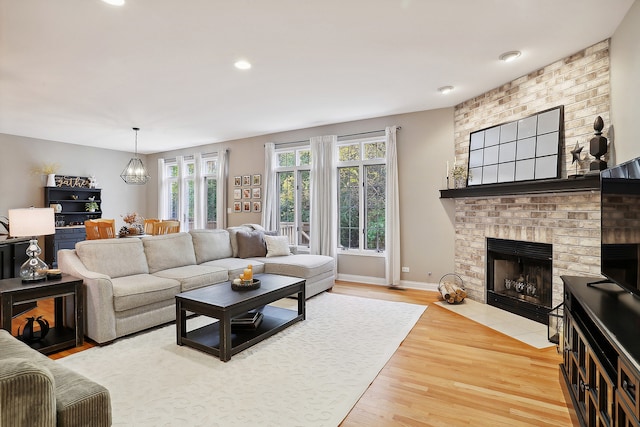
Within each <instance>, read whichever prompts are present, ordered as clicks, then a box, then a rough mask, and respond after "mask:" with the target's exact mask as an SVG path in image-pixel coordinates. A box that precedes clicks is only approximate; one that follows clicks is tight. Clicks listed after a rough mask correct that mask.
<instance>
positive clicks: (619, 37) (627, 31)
mask: <svg viewBox="0 0 640 427" xmlns="http://www.w3.org/2000/svg"><path fill="white" fill-rule="evenodd" d="M639 76H640V2H639V1H636V2H635V3H634V4H633V5H632V6H631V9H629V12H627V15H626V16H625V18H624V19H623V20H622V22H621V23H620V26H619V27H618V28H617V29H616V32H615V33H614V35H613V37H612V38H611V123H612V124H613V135H614V136H613V138H611V139H613V154H614V156H615V157H614V158H613V160H614V162H615V164H618V163H622V162H624V161H626V160H630V159H634V158H636V157H640V126H639V125H638V118H639V117H640V78H639Z"/></svg>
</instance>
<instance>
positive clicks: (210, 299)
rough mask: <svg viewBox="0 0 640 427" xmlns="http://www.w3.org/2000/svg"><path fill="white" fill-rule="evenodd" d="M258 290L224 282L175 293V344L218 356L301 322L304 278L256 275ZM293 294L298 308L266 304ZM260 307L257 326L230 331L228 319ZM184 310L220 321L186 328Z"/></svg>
mask: <svg viewBox="0 0 640 427" xmlns="http://www.w3.org/2000/svg"><path fill="white" fill-rule="evenodd" d="M255 278H256V279H260V282H261V286H260V288H259V289H256V290H252V291H234V290H232V289H231V283H230V282H225V283H220V284H216V285H212V286H207V287H205V288H200V289H194V290H192V291H187V292H183V293H181V294H178V295H176V335H177V341H178V345H186V346H188V347H193V348H196V349H198V350H201V351H204V352H207V353H210V354H213V355H214V356H218V357H220V360H222V361H223V362H227V361H229V360H230V359H231V356H232V355H234V354H236V353H238V352H240V351H242V350H244V349H246V348H249V347H251V346H252V345H254V344H256V343H258V342H260V341H262V340H264V339H266V338H268V337H270V336H272V335H273V334H275V333H277V332H279V331H281V330H283V329H284V328H287V327H288V326H290V325H292V324H294V323H296V322H300V321H302V320H304V318H305V281H304V279H301V278H298V277H288V276H279V275H276V274H256V275H255ZM289 296H296V297H297V300H298V310H297V312H296V311H295V310H290V309H286V308H280V307H274V306H270V305H267V304H269V303H272V302H274V301H277V300H279V299H282V298H286V297H289ZM261 307H263V308H262V314H263V318H262V322H261V323H260V325H259V326H258V327H257V328H256V329H243V330H233V331H232V330H231V319H232V318H234V317H237V316H240V315H242V314H244V313H246V312H247V311H249V310H254V309H258V308H261ZM187 312H191V313H195V314H200V315H203V316H207V317H212V318H214V319H218V320H219V322H215V323H213V324H210V325H207V326H203V327H201V328H198V329H194V330H192V331H187Z"/></svg>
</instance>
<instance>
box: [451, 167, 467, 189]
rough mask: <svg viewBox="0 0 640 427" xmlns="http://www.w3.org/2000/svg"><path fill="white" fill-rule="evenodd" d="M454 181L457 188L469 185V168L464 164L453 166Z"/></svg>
mask: <svg viewBox="0 0 640 427" xmlns="http://www.w3.org/2000/svg"><path fill="white" fill-rule="evenodd" d="M453 182H454V184H455V188H464V187H466V186H467V168H466V167H465V166H464V165H457V166H454V167H453Z"/></svg>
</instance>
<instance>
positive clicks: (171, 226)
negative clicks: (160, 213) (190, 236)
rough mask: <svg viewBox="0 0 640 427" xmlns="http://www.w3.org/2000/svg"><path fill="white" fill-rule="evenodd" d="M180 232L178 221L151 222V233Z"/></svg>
mask: <svg viewBox="0 0 640 427" xmlns="http://www.w3.org/2000/svg"><path fill="white" fill-rule="evenodd" d="M178 232H180V221H158V222H156V223H155V224H153V233H151V234H153V235H154V236H155V235H158V234H171V233H178Z"/></svg>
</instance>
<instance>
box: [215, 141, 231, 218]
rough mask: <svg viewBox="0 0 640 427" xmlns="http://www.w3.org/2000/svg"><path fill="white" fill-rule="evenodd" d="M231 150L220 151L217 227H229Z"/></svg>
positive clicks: (217, 184) (217, 186) (217, 185)
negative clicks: (228, 179) (228, 188)
mask: <svg viewBox="0 0 640 427" xmlns="http://www.w3.org/2000/svg"><path fill="white" fill-rule="evenodd" d="M228 156H229V152H228V151H227V150H226V149H225V150H220V152H219V153H218V177H217V181H218V182H217V183H216V228H227V185H226V184H227V163H228V159H227V157H228Z"/></svg>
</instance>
